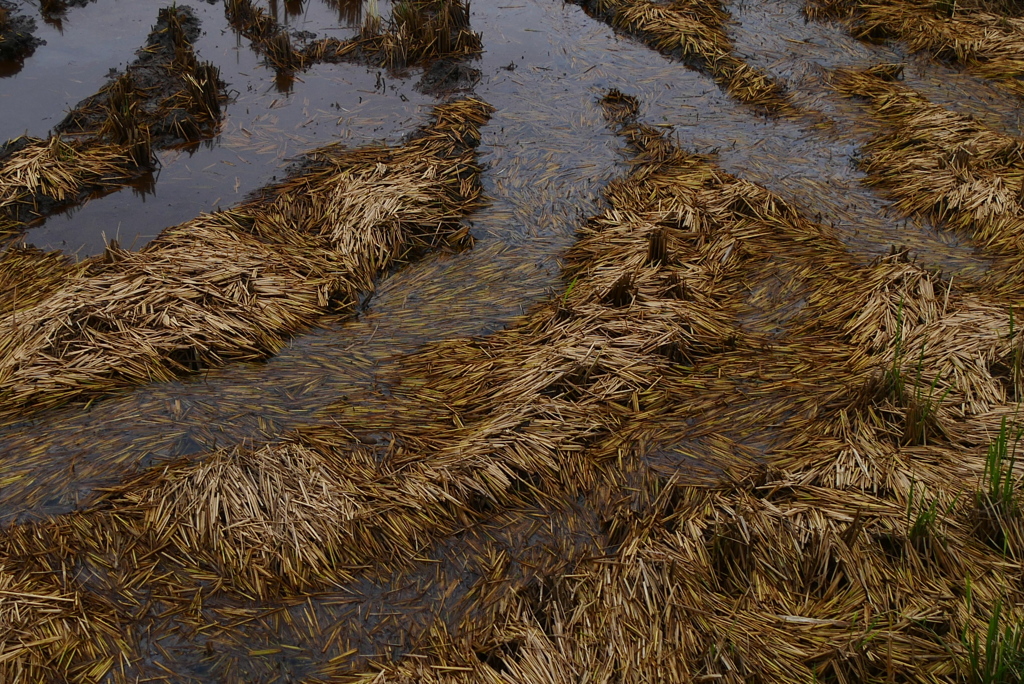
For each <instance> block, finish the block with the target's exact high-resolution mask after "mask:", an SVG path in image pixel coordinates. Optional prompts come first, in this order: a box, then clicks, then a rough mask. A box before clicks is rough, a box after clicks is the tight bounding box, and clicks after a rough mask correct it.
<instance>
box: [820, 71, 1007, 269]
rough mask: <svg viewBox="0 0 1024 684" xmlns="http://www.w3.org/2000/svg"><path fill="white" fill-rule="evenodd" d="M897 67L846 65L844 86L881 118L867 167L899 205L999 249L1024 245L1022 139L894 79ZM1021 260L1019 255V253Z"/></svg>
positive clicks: (841, 78)
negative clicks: (864, 68) (853, 68)
mask: <svg viewBox="0 0 1024 684" xmlns="http://www.w3.org/2000/svg"><path fill="white" fill-rule="evenodd" d="M892 73H893V69H892V68H891V67H887V66H882V67H876V68H874V69H871V70H869V71H867V72H856V73H842V74H840V75H839V77H838V78H837V80H836V88H837V89H838V90H839V92H841V93H843V94H845V95H848V96H854V97H860V98H865V99H866V100H867V103H868V106H869V108H870V110H871V113H872V114H873V115H874V116H875V117H876V119H877V120H878V121H879V122H880V123H881V124H882V125H883V126H882V130H881V131H879V132H878V133H877V134H876V135H875V136H874V138H873V139H872V140H871V141H870V142H869V143H868V144H867V145H866V146H865V148H864V157H863V160H862V163H861V166H862V168H863V169H864V170H865V171H866V172H867V174H868V182H869V183H870V184H872V185H875V186H878V187H880V188H882V189H883V191H884V192H885V194H886V195H888V196H889V197H890V198H892V199H893V200H894V201H895V202H896V208H897V209H898V210H899V211H900V213H902V214H904V215H906V216H911V215H920V216H923V217H926V218H927V219H929V220H930V221H932V222H933V223H935V224H936V225H939V226H945V227H949V228H951V229H953V230H958V231H961V232H963V233H965V234H967V235H970V236H971V237H973V238H974V239H975V240H976V241H977V242H978V243H979V244H981V245H983V246H985V247H986V248H988V249H991V250H994V251H996V252H997V253H1002V254H1004V255H1010V256H1013V257H1019V255H1020V254H1021V253H1022V250H1024V140H1021V139H1019V138H1016V137H1014V136H1011V135H1007V134H1005V133H1000V132H998V131H994V130H992V129H991V128H989V127H987V126H985V125H984V124H982V123H980V122H978V121H977V120H975V119H973V118H972V117H969V116H965V115H962V114H957V113H954V112H951V111H949V110H948V109H945V108H944V107H941V106H939V105H936V104H933V103H931V102H929V101H928V100H927V99H925V98H924V97H922V96H921V95H919V94H918V93H916V92H914V91H913V90H911V89H910V88H907V87H905V86H903V85H902V84H900V83H898V82H896V81H894V80H893V79H892ZM1018 260H1019V258H1018Z"/></svg>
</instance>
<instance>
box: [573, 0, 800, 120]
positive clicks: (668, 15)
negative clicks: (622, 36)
mask: <svg viewBox="0 0 1024 684" xmlns="http://www.w3.org/2000/svg"><path fill="white" fill-rule="evenodd" d="M576 4H578V5H580V6H581V7H583V9H584V10H586V11H587V12H588V13H590V14H591V15H593V16H595V17H597V18H599V19H601V20H602V21H605V22H606V23H608V24H610V25H611V26H612V27H614V28H615V29H617V30H619V31H623V32H625V33H628V34H630V35H633V36H636V37H637V38H639V39H640V40H642V41H644V42H645V43H646V44H648V45H649V46H650V47H652V48H654V49H655V50H658V51H659V52H662V53H665V54H670V55H674V56H676V57H678V58H679V59H680V60H682V61H683V62H684V63H685V64H687V65H688V66H690V67H692V68H694V69H697V70H698V71H701V72H702V73H705V74H707V75H709V76H710V77H711V78H713V79H714V80H715V82H716V83H718V85H719V86H721V87H722V88H723V89H724V90H725V91H726V92H728V93H729V94H730V95H732V96H733V97H735V98H736V99H737V100H739V101H740V102H744V103H746V104H750V105H753V106H755V107H757V108H759V109H763V110H765V111H769V112H782V111H784V110H786V109H787V102H786V97H785V94H784V92H783V88H782V86H781V85H780V84H778V83H777V82H776V81H775V80H773V79H772V78H771V77H770V76H768V75H767V74H765V73H763V72H762V71H760V70H759V69H757V68H755V67H752V66H750V65H749V64H747V63H746V62H744V61H743V60H741V59H739V58H738V57H736V56H735V55H734V54H733V45H732V41H731V40H729V38H728V36H727V35H726V32H725V25H726V23H727V22H728V20H729V13H728V12H726V11H725V9H724V8H723V7H722V5H721V3H719V2H715V1H711V0H674V1H673V2H669V3H657V2H651V1H650V0H576Z"/></svg>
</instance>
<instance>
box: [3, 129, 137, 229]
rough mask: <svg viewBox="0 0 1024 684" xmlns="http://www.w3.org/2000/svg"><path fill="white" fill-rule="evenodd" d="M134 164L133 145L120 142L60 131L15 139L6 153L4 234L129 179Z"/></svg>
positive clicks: (4, 152)
mask: <svg viewBox="0 0 1024 684" xmlns="http://www.w3.org/2000/svg"><path fill="white" fill-rule="evenodd" d="M134 169H135V164H134V163H133V161H132V158H131V156H130V150H129V149H128V148H126V147H123V146H120V145H109V144H105V145H104V144H100V145H89V144H84V143H81V142H78V141H75V140H64V139H62V138H61V137H60V136H52V137H50V138H48V139H40V138H17V139H15V140H12V141H10V142H9V143H7V145H6V148H5V150H4V151H3V153H0V216H2V220H0V238H3V237H8V236H11V235H16V234H17V233H19V232H21V231H22V230H24V227H25V224H26V223H29V222H31V221H32V220H34V219H36V218H38V217H39V216H42V215H45V214H47V213H49V212H50V211H52V210H53V209H54V208H55V207H57V206H63V205H67V204H70V203H74V202H76V201H78V200H79V199H80V198H81V197H82V196H83V195H85V194H87V193H88V192H90V191H93V190H95V189H97V188H101V187H110V186H118V185H123V184H124V183H127V182H128V181H129V180H131V178H133V177H134V176H135V172H134Z"/></svg>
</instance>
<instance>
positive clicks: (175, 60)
mask: <svg viewBox="0 0 1024 684" xmlns="http://www.w3.org/2000/svg"><path fill="white" fill-rule="evenodd" d="M198 34H199V22H198V20H197V19H196V17H195V15H194V14H193V12H192V10H191V9H189V8H187V7H167V8H164V9H161V10H160V12H159V16H158V21H157V24H156V25H155V26H154V27H153V30H152V31H151V32H150V34H149V37H148V39H147V43H146V46H145V47H144V48H142V49H141V50H140V51H139V57H138V59H136V60H135V61H134V62H133V63H132V64H130V65H129V66H128V67H127V69H126V70H125V72H124V73H123V74H122V75H121V76H119V77H118V78H117V79H115V80H113V81H112V82H111V83H109V84H108V85H107V86H105V87H103V88H102V89H101V90H100V91H99V92H98V93H96V94H95V95H92V96H90V97H88V98H86V99H85V100H83V101H82V102H80V103H79V104H78V105H77V106H76V107H75V108H74V109H73V110H72V111H71V112H70V113H69V114H68V115H67V116H66V117H65V118H64V120H63V121H61V122H60V123H59V124H58V125H57V126H56V127H55V128H54V132H53V134H52V135H51V136H50V137H49V138H47V139H45V140H44V139H39V138H27V137H23V138H17V139H15V140H12V141H9V142H8V143H6V144H5V145H4V146H3V148H2V149H0V238H3V237H6V236H8V235H11V234H17V233H18V232H21V231H22V230H24V228H25V225H26V224H28V223H31V222H32V221H34V220H37V219H39V218H40V217H42V216H46V215H47V214H49V213H52V212H53V211H55V210H56V209H58V208H63V207H67V206H69V205H73V204H76V203H78V202H81V201H83V200H84V199H86V198H87V197H88V196H90V195H91V194H93V193H97V192H104V191H109V190H111V189H113V188H117V187H120V186H123V185H125V184H127V183H130V182H131V181H133V180H135V179H137V178H139V177H140V176H141V175H142V174H145V173H147V172H148V170H149V169H151V168H152V164H153V150H154V149H155V148H163V147H169V146H173V145H180V144H186V143H195V142H198V141H199V140H202V139H204V138H208V137H211V136H213V135H215V134H216V131H217V129H218V126H219V123H220V119H221V108H222V106H223V104H224V102H225V100H226V97H227V96H226V94H225V87H226V86H225V84H224V83H223V81H221V80H220V73H219V70H218V69H217V68H216V67H215V66H213V65H212V64H210V63H209V62H199V61H198V60H197V59H196V56H195V53H194V51H193V49H192V41H193V40H195V38H196V37H197V36H198Z"/></svg>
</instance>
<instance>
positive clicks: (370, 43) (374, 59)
mask: <svg viewBox="0 0 1024 684" xmlns="http://www.w3.org/2000/svg"><path fill="white" fill-rule="evenodd" d="M226 12H227V17H228V21H230V22H231V25H232V26H233V27H235V29H236V30H237V31H238V32H239V33H241V34H242V35H244V36H245V37H247V38H248V39H249V40H251V41H252V42H253V45H254V46H255V47H256V49H257V50H259V51H260V52H261V53H262V54H263V55H265V56H266V58H267V61H269V62H270V64H271V65H273V66H274V67H275V68H276V69H279V70H281V71H285V72H288V71H294V70H297V69H304V68H307V67H309V66H311V65H313V64H317V63H321V62H343V61H351V62H360V63H365V64H370V65H373V66H380V67H386V68H389V69H403V68H405V67H411V66H421V65H424V64H427V63H429V62H433V61H436V60H441V59H451V60H459V59H465V58H468V57H471V56H474V55H476V54H479V52H480V50H481V47H482V45H481V42H480V35H479V34H477V33H474V32H473V31H472V30H471V29H470V24H469V2H468V1H467V0H401V1H400V2H396V3H394V5H393V6H392V9H391V15H390V16H389V17H388V18H387V19H386V20H385V19H384V18H383V17H381V16H380V15H379V14H372V13H371V14H368V15H367V17H366V20H365V23H364V25H363V28H362V31H361V32H360V35H358V36H357V37H355V38H352V39H349V40H339V39H337V38H321V39H319V40H314V41H312V42H310V43H309V44H307V45H304V46H299V45H296V44H295V43H294V42H293V38H292V37H291V35H290V34H289V33H288V30H287V28H285V27H283V26H281V25H279V24H277V22H275V21H274V20H273V19H272V18H271V17H270V15H269V14H268V13H267V12H266V11H265V10H264V9H263V8H261V7H258V6H257V5H256V4H254V2H253V1H252V0H227V3H226Z"/></svg>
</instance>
